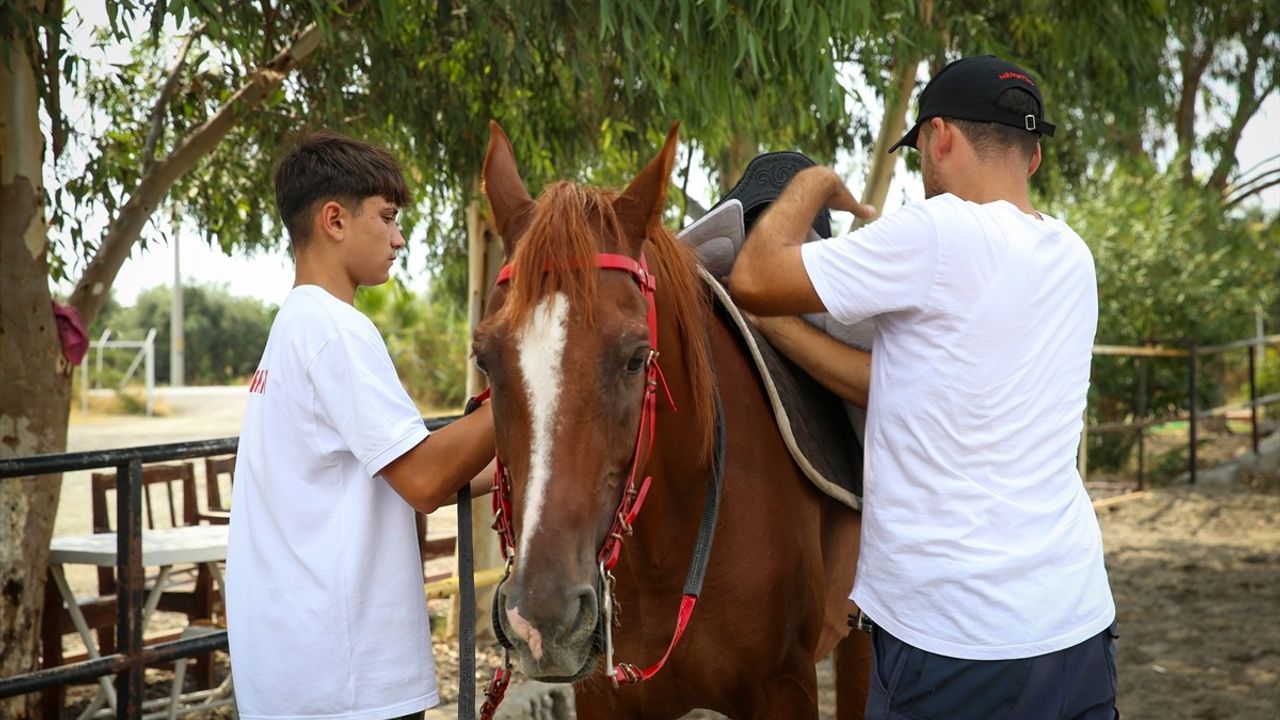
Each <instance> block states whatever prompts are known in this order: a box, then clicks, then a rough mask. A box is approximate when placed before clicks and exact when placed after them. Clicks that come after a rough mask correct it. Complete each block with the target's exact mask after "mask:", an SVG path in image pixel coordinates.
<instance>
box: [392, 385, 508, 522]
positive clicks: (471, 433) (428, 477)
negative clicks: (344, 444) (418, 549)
mask: <svg viewBox="0 0 1280 720" xmlns="http://www.w3.org/2000/svg"><path fill="white" fill-rule="evenodd" d="M493 456H494V439H493V410H492V407H491V406H490V405H489V403H485V404H484V405H482V406H481V407H480V408H479V409H477V410H476V411H475V412H473V413H471V414H470V415H467V416H465V417H463V418H461V419H459V420H457V421H455V422H452V423H450V424H449V425H447V426H445V427H443V428H441V429H439V430H437V431H435V432H433V433H431V434H430V435H428V436H427V438H426V439H425V440H423V441H422V442H420V443H418V444H417V445H415V446H414V447H413V449H412V450H409V451H408V452H406V453H405V454H403V455H401V456H400V457H398V458H396V459H395V460H392V461H391V462H390V463H389V464H388V465H387V466H386V467H384V468H383V469H382V471H381V472H380V473H379V474H380V475H382V477H384V478H386V480H387V483H389V484H390V485H391V487H392V488H393V489H394V490H395V491H396V492H397V493H398V494H399V495H400V497H402V498H404V500H405V502H407V503H409V504H410V505H412V506H413V509H415V510H417V511H418V512H422V513H428V514H430V513H431V512H433V511H435V510H436V508H438V507H440V506H441V505H444V504H445V503H446V502H448V501H449V500H450V499H451V498H452V497H454V496H455V495H457V493H458V490H460V489H461V488H462V486H463V485H464V484H465V483H468V482H471V483H472V486H471V487H472V489H473V490H474V489H475V487H476V483H477V482H479V477H478V476H479V475H480V474H481V472H482V471H483V470H484V468H485V467H486V466H487V465H488V464H489V463H490V462H491V461H492V460H493ZM490 477H492V474H490ZM482 487H483V486H482Z"/></svg>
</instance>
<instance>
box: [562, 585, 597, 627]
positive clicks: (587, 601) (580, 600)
mask: <svg viewBox="0 0 1280 720" xmlns="http://www.w3.org/2000/svg"><path fill="white" fill-rule="evenodd" d="M574 599H575V600H576V601H577V607H576V608H574V607H571V608H570V610H571V611H572V610H576V611H577V612H576V613H574V614H571V615H569V618H570V623H571V624H570V626H569V627H570V630H574V629H577V628H578V627H580V626H582V625H583V624H585V623H590V624H591V625H595V617H596V614H597V613H598V612H599V610H598V605H597V604H596V603H597V601H596V591H595V588H592V587H591V586H589V585H580V586H578V590H577V592H576V593H575V596H574Z"/></svg>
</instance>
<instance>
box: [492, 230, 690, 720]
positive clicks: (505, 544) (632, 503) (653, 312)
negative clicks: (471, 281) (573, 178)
mask: <svg viewBox="0 0 1280 720" xmlns="http://www.w3.org/2000/svg"><path fill="white" fill-rule="evenodd" d="M596 267H597V268H599V269H601V270H620V271H622V272H625V273H628V274H629V275H631V277H632V278H633V279H635V281H636V283H637V284H638V285H639V286H640V290H641V292H643V293H644V296H645V301H646V302H647V304H648V324H649V356H648V358H647V359H646V361H645V365H646V377H645V386H644V396H643V397H642V399H641V406H640V408H641V409H640V424H639V427H638V428H637V430H636V441H635V451H634V453H633V455H632V460H631V470H630V472H629V473H628V474H627V485H626V488H625V490H624V491H623V494H622V499H621V501H620V502H619V503H618V508H617V510H616V511H615V512H614V515H613V524H612V526H611V527H610V529H609V534H608V535H607V536H606V537H605V540H604V544H603V545H602V546H601V548H600V552H599V554H598V556H597V559H598V561H599V563H600V566H601V573H602V575H604V577H602V585H603V594H604V595H605V596H606V597H604V598H601V602H602V604H603V605H602V607H603V612H604V614H605V618H604V624H605V637H606V640H605V644H606V649H605V662H606V666H608V665H613V647H612V627H611V626H612V617H611V615H612V611H611V607H612V593H613V589H612V575H611V573H610V572H609V571H610V570H612V569H613V568H614V566H616V565H617V563H618V557H619V555H620V554H621V552H622V541H623V539H624V538H626V537H627V536H629V535H630V534H631V529H632V525H633V523H634V522H635V519H636V516H637V515H639V514H640V508H641V506H642V505H643V504H644V499H645V496H646V495H647V494H648V492H649V486H650V484H651V483H652V481H653V477H652V476H651V475H646V476H645V477H644V480H643V481H642V482H640V483H639V486H638V487H637V482H636V480H637V477H638V476H639V474H640V473H641V468H642V467H643V466H644V465H645V464H646V463H647V462H648V460H649V456H650V455H651V454H652V453H653V444H654V438H655V437H656V434H657V419H658V385H659V383H661V385H662V389H663V392H664V393H665V394H666V396H667V402H669V403H670V404H671V409H672V410H675V409H676V406H675V401H674V400H673V399H672V397H671V390H670V388H668V387H667V381H666V378H665V377H664V376H663V374H662V369H661V367H659V365H658V307H657V301H656V296H655V290H656V284H655V280H654V276H653V274H652V273H651V272H649V266H648V263H647V262H646V260H645V257H644V255H643V254H642V255H641V256H640V260H639V261H636V260H633V259H631V258H629V257H627V256H625V255H616V254H611V253H600V254H598V255H596ZM513 276H514V269H513V268H512V266H511V265H504V266H503V267H502V270H501V271H499V273H498V284H499V285H501V284H503V283H506V282H509V281H510V280H511V278H512V277H513ZM488 396H489V391H488V390H485V391H484V393H482V394H481V396H480V398H479V399H480V400H483V399H486V398H487V397H488ZM646 428H647V434H648V440H647V442H646V441H645V435H646ZM496 465H497V470H496V472H494V477H493V514H494V521H493V529H494V530H495V531H497V533H498V537H499V539H500V541H501V545H502V555H503V557H504V558H505V559H506V562H507V574H508V575H509V574H510V572H511V567H512V565H513V564H514V562H515V548H516V540H515V528H514V526H513V519H512V511H511V478H510V475H509V474H508V472H507V468H506V465H505V464H504V463H503V462H502V458H500V457H499V458H496ZM504 580H505V577H504ZM696 603H697V595H696V594H688V593H686V594H685V595H684V596H683V597H682V598H681V601H680V609H679V614H678V616H677V619H676V629H675V632H674V635H673V636H672V638H671V643H670V644H669V645H668V647H667V651H666V653H664V654H663V656H662V658H661V659H660V660H658V661H657V662H656V663H654V664H653V665H650V666H649V667H647V668H644V669H640V668H638V667H636V666H635V665H632V664H630V663H625V662H624V663H618V664H617V665H614V666H613V667H610V668H609V675H610V679H611V680H612V682H613V684H614V686H615V687H617V686H620V685H627V684H631V683H638V682H642V681H644V680H648V679H649V678H651V677H653V676H654V675H655V674H657V673H658V671H659V670H661V669H662V666H663V665H664V664H665V663H666V661H667V659H668V658H669V657H670V656H671V652H672V651H673V650H674V649H675V647H676V644H677V643H679V641H680V636H681V635H683V634H684V630H685V628H686V627H687V625H688V623H689V619H690V617H692V615H693V608H694V605H695V604H696ZM494 621H495V622H497V618H495V620H494ZM510 677H511V676H510V665H509V661H508V660H506V659H505V649H504V666H503V667H502V668H500V669H499V670H498V671H497V673H496V674H495V675H494V678H493V680H492V681H491V682H490V684H489V689H488V690H487V691H486V692H485V696H486V699H485V703H484V705H483V707H482V708H481V717H482V718H486V719H488V718H492V717H493V713H494V712H495V711H496V710H497V707H498V704H499V703H501V702H502V698H503V695H504V694H505V693H506V686H507V683H508V682H509V681H510Z"/></svg>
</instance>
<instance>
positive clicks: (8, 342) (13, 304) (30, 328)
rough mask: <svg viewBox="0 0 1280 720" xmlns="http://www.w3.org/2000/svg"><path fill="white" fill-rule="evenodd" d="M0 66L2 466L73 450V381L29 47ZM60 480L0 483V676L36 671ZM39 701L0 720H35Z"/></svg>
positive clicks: (20, 41)
mask: <svg viewBox="0 0 1280 720" xmlns="http://www.w3.org/2000/svg"><path fill="white" fill-rule="evenodd" d="M5 41H6V42H7V43H8V47H7V51H6V54H5V57H4V61H3V63H0V378H3V385H0V457H16V456H21V455H31V454H35V453H49V452H59V451H62V450H64V449H65V448H66V443H67V416H68V414H69V412H70V407H71V399H70V394H71V381H70V374H69V370H70V368H68V367H67V366H66V364H65V363H64V362H62V354H61V348H60V344H59V340H58V329H57V322H56V321H55V320H54V316H53V311H52V306H51V304H50V303H51V300H52V298H51V297H50V293H49V280H48V278H49V275H48V264H47V261H48V226H47V223H46V221H45V212H44V207H45V189H44V187H43V183H42V182H41V169H42V164H43V156H44V138H43V136H42V135H41V132H40V123H39V101H38V96H37V92H36V78H35V74H34V71H33V69H32V64H31V57H30V56H29V55H28V53H27V48H28V45H27V44H26V42H25V39H24V38H21V37H10V38H5ZM60 490H61V476H58V475H47V476H41V477H34V478H21V479H16V478H15V479H7V480H0V677H8V676H11V675H16V674H19V673H24V672H27V671H29V670H32V669H34V668H35V666H36V658H37V647H36V643H37V641H38V638H39V637H40V633H39V628H40V619H41V611H42V609H43V602H42V601H43V599H44V579H45V567H46V566H47V564H48V559H49V540H50V538H51V537H52V536H53V520H54V515H55V513H56V510H57V507H58V495H59V492H60ZM37 714H38V705H37V703H36V699H35V697H34V696H32V697H30V702H29V703H28V702H27V700H25V699H24V698H12V699H10V700H0V718H26V717H36V716H37Z"/></svg>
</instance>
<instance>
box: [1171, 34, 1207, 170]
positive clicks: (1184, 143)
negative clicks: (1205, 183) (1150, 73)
mask: <svg viewBox="0 0 1280 720" xmlns="http://www.w3.org/2000/svg"><path fill="white" fill-rule="evenodd" d="M1205 45H1206V46H1205V48H1203V49H1202V50H1201V51H1200V52H1196V51H1195V50H1193V49H1191V47H1189V46H1188V47H1187V48H1186V49H1185V50H1183V51H1182V52H1181V53H1179V55H1180V57H1181V61H1182V62H1181V65H1182V94H1181V96H1180V97H1179V98H1178V110H1177V115H1176V116H1175V117H1174V123H1173V131H1174V134H1175V135H1176V136H1177V138H1178V152H1179V153H1181V155H1182V179H1183V182H1185V183H1190V182H1191V181H1192V177H1193V175H1192V166H1191V149H1192V148H1193V147H1195V141H1196V137H1195V135H1196V95H1197V94H1199V92H1200V81H1201V79H1202V78H1203V77H1204V71H1205V68H1207V67H1208V65H1209V59H1210V58H1211V57H1213V53H1212V51H1211V49H1210V48H1211V45H1210V44H1209V43H1208V42H1207V41H1206V43H1205Z"/></svg>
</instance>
